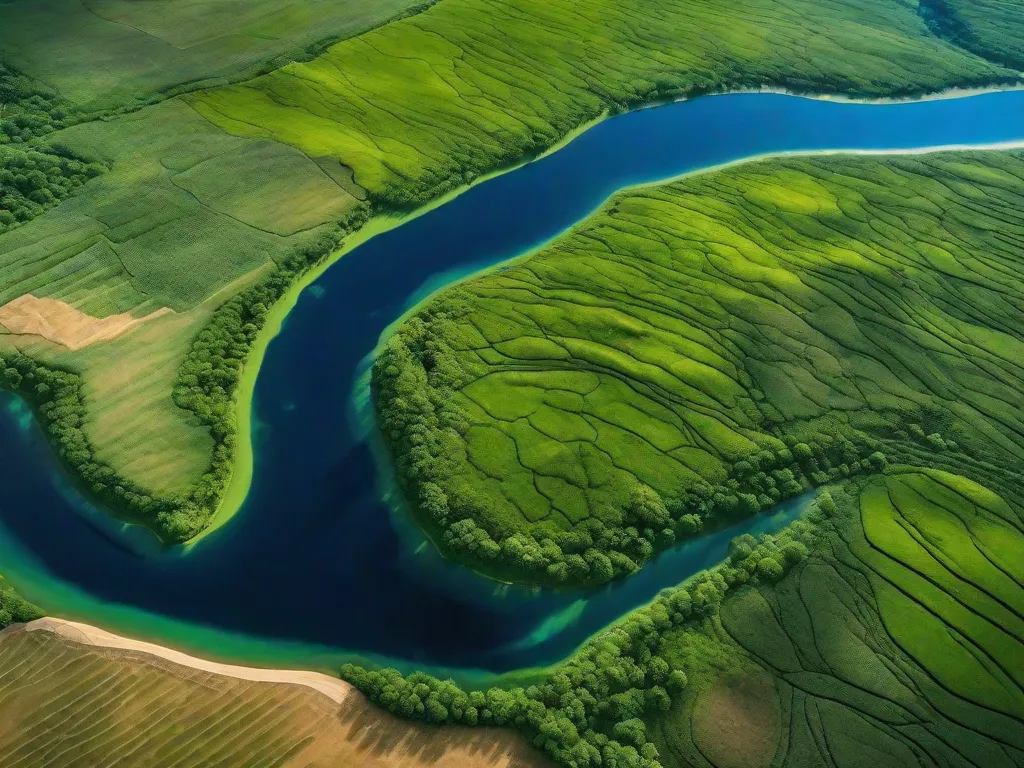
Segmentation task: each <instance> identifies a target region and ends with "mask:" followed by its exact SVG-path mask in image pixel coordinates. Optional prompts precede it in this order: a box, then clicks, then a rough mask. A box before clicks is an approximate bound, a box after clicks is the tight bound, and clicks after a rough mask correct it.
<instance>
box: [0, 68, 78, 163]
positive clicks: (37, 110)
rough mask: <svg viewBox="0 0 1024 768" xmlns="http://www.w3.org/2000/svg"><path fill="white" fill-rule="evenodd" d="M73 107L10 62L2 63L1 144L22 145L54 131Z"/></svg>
mask: <svg viewBox="0 0 1024 768" xmlns="http://www.w3.org/2000/svg"><path fill="white" fill-rule="evenodd" d="M73 114H74V109H73V108H72V107H70V106H69V105H68V104H67V102H66V101H65V100H64V99H63V98H61V97H60V96H59V95H57V94H56V93H55V92H53V91H52V90H50V89H47V88H43V87H41V86H40V85H38V84H37V83H35V82H33V81H31V80H30V79H29V78H27V77H25V76H24V75H22V74H21V73H19V72H17V71H15V70H14V69H12V68H11V67H10V65H7V64H4V63H3V62H0V144H22V143H26V142H30V141H32V140H33V139H36V138H39V137H41V136H46V135H47V134H50V133H53V132H54V131H55V130H58V129H60V128H62V127H64V125H66V124H67V123H68V122H70V119H71V117H72V115H73Z"/></svg>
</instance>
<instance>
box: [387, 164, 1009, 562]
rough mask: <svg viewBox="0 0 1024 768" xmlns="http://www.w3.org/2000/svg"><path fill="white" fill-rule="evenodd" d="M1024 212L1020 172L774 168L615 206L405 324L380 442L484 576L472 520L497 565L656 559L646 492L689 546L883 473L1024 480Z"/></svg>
mask: <svg viewBox="0 0 1024 768" xmlns="http://www.w3.org/2000/svg"><path fill="white" fill-rule="evenodd" d="M1022 203H1024V157H1022V156H1021V155H1019V154H1015V153H964V154H935V155H920V156H913V157H842V156H834V157H827V156H818V157H814V158H808V159H774V160H766V161H760V162H756V163H750V164H745V165H742V166H737V167H733V168H730V169H726V170H722V171H717V172H712V173H707V174H701V175H697V176H691V177H688V178H685V179H683V180H681V181H679V182H676V183H674V184H670V185H665V186H662V187H658V188H644V189H637V190H632V191H627V192H624V193H621V194H619V195H617V196H615V197H614V198H613V199H612V200H611V201H610V202H609V203H607V204H606V206H605V207H604V209H603V210H602V211H601V212H599V213H598V214H596V215H595V216H594V217H592V218H591V219H590V220H588V221H586V222H585V223H583V224H581V225H580V226H578V227H577V228H576V229H575V230H574V231H573V232H572V233H570V234H568V235H566V236H563V237H562V238H560V239H558V240H557V241H555V242H554V243H553V244H551V245H550V246H548V247H546V248H544V249H543V250H541V251H540V252H539V253H537V254H534V255H532V256H529V257H527V258H525V259H523V260H520V261H518V262H515V263H513V264H511V265H509V266H507V267H504V268H502V269H500V270H498V271H495V272H490V273H488V274H486V275H484V276H481V277H478V278H475V279H471V280H469V281H468V282H466V283H464V284H462V285H461V286H460V287H458V288H456V289H453V290H449V291H447V292H445V293H443V294H441V295H440V296H439V297H437V298H436V299H434V300H431V301H429V302H428V303H427V304H426V305H425V306H424V307H423V308H422V310H420V311H419V312H418V313H417V315H416V316H415V317H413V318H412V319H411V320H409V321H408V322H406V323H405V325H404V327H402V328H401V329H400V330H399V332H398V333H397V334H396V335H395V336H394V337H393V338H392V339H391V340H390V341H389V342H388V344H387V346H386V348H385V350H384V352H383V353H382V355H381V357H380V360H379V361H378V364H377V368H376V372H377V379H376V380H377V382H378V405H379V409H380V413H381V417H382V424H383V428H384V432H385V437H386V438H387V439H388V440H389V441H390V444H391V446H392V448H393V450H394V452H395V454H396V455H397V458H398V462H399V471H400V473H401V475H402V476H403V478H404V480H405V482H406V485H407V487H408V488H409V490H410V496H411V498H412V499H419V501H420V506H421V507H423V508H428V509H430V510H431V514H432V515H433V516H434V517H435V520H434V523H435V525H436V524H438V523H440V524H441V526H442V527H443V528H446V529H447V530H448V531H449V532H452V535H450V536H448V537H447V538H445V539H444V543H445V545H446V546H447V548H449V549H450V550H453V551H455V552H456V553H457V554H458V555H459V556H462V557H467V558H470V559H473V560H476V559H478V555H477V553H476V552H474V547H475V545H474V543H473V540H472V539H469V538H467V537H466V536H465V535H464V534H465V531H463V530H462V527H459V528H458V533H457V534H456V533H455V532H454V531H455V529H454V528H453V526H454V525H455V523H456V522H458V521H459V520H461V519H463V518H468V519H470V520H472V521H473V522H474V523H475V524H476V525H478V526H480V527H482V528H483V529H484V530H485V531H486V532H487V533H488V534H489V536H490V537H491V538H493V539H494V540H495V541H497V542H498V543H501V542H502V541H503V540H504V539H506V538H508V537H510V536H514V535H516V534H526V535H527V536H529V537H532V538H534V539H536V540H538V541H540V542H541V543H542V548H543V547H544V546H547V545H546V544H544V543H543V541H544V539H551V540H553V542H554V543H556V544H558V543H559V542H566V543H568V544H569V548H570V550H571V549H572V547H574V546H576V545H575V544H573V542H574V541H575V538H574V537H573V536H569V537H566V535H564V532H575V533H576V534H577V535H578V534H579V533H580V532H581V531H587V532H588V535H589V536H591V537H592V538H594V539H597V538H598V536H599V532H601V531H603V530H605V529H617V528H619V529H621V528H623V527H626V526H629V525H635V526H636V528H637V529H642V528H643V527H644V525H649V526H650V527H651V528H653V529H654V531H653V535H652V534H651V533H647V534H643V531H642V530H641V531H640V533H641V534H643V535H644V536H646V538H648V539H649V540H651V542H652V544H653V545H654V546H655V547H657V546H665V544H666V542H665V541H662V540H660V539H659V536H660V534H659V533H658V532H659V529H660V528H661V527H663V525H664V524H665V519H664V518H665V513H664V512H660V513H657V514H655V513H651V514H648V515H646V519H650V520H656V519H657V518H658V515H661V518H662V520H661V522H660V523H657V524H655V523H654V522H651V523H646V522H643V520H641V521H640V522H633V520H636V518H637V515H636V514H632V513H630V509H631V508H632V507H633V506H635V505H636V503H637V501H636V498H635V497H634V496H632V495H631V492H633V491H634V489H635V488H636V487H637V486H638V485H640V486H649V487H650V488H652V489H654V491H656V492H657V494H658V495H659V496H660V497H661V499H663V500H664V501H665V504H666V505H667V513H670V514H671V516H672V518H673V519H674V525H675V528H676V531H677V532H678V531H679V529H680V525H679V523H681V522H685V519H681V517H680V516H682V518H686V517H687V516H688V515H692V514H697V515H698V516H701V517H705V518H707V517H708V516H709V515H711V516H714V515H718V514H721V513H723V512H725V513H726V514H735V513H737V512H746V513H750V512H754V511H757V509H758V508H767V507H769V506H771V505H772V504H773V503H775V502H776V501H778V500H779V498H781V497H785V496H790V495H793V494H794V493H797V492H799V489H800V487H801V483H805V482H808V481H809V482H811V483H812V484H815V485H817V484H821V483H823V482H827V481H828V480H835V479H838V478H842V477H845V476H848V475H850V474H853V473H856V472H858V471H863V470H871V469H874V470H878V469H880V468H881V466H882V464H883V463H884V461H883V460H882V459H881V458H880V457H879V456H875V457H874V458H873V459H870V460H869V458H868V457H869V455H870V454H871V453H872V452H880V453H881V454H884V455H887V456H888V457H889V459H893V458H900V459H901V460H911V461H914V462H918V463H921V462H923V463H927V464H929V465H938V466H951V467H957V466H969V467H971V468H972V471H973V472H975V473H976V474H977V476H978V477H980V478H985V477H986V476H987V473H988V472H989V469H990V468H991V467H992V466H1006V462H1007V461H1010V462H1019V461H1021V460H1022V459H1024V415H1022V412H1021V409H1020V407H1019V406H1020V403H1022V402H1024V341H1022V335H1024V332H1022V327H1024V326H1022V324H1021V321H1022V319H1024V288H1022V286H1021V282H1020V280H1019V276H1020V274H1021V261H1020V247H1021V244H1022V243H1024V239H1022V237H1024V218H1022V217H1021V215H1020V210H1021V208H1020V206H1021V204H1022ZM872 462H873V463H874V466H873V467H872V466H870V465H871V464H872ZM709 484H710V485H711V486H716V487H718V488H721V489H722V491H723V492H724V493H726V494H732V495H733V498H732V499H731V502H730V501H729V499H726V500H725V502H726V503H725V504H724V508H723V502H722V500H719V499H717V496H716V497H715V498H710V496H711V493H710V491H708V490H707V487H708V485H709ZM439 493H440V494H443V495H442V496H439V495H438V494H439ZM442 502H443V503H442ZM656 503H657V502H655V505H656ZM662 509H663V510H664V509H665V508H664V507H662ZM437 510H440V517H438V512H437ZM631 515H632V516H631ZM639 517H641V518H644V517H645V515H644V514H640V515H639ZM595 520H596V521H598V522H597V524H596V525H595V523H594V521H595ZM463 527H464V526H463ZM683 527H685V526H683ZM669 533H671V532H669ZM668 540H669V541H671V537H669V538H668ZM585 546H589V544H588V545H585ZM565 548H566V547H565V546H564V545H563V549H565ZM641 554H642V553H641ZM648 554H649V550H648ZM630 556H631V557H632V555H630ZM498 559H500V560H503V561H507V559H508V558H506V557H504V556H501V557H499V558H498ZM520 565H521V564H520Z"/></svg>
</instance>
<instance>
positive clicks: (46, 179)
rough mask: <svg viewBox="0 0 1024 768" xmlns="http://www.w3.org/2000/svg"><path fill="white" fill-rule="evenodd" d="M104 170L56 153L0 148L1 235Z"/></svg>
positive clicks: (61, 198)
mask: <svg viewBox="0 0 1024 768" xmlns="http://www.w3.org/2000/svg"><path fill="white" fill-rule="evenodd" d="M102 172H103V166H101V165H99V164H97V163H88V162H85V161H84V160H81V159H79V158H77V157H74V156H71V155H70V154H67V155H61V154H59V152H57V151H53V150H49V151H36V150H24V149H20V148H14V147H4V146H0V233H3V232H6V231H7V230H8V229H11V228H13V227H15V226H17V225H18V224H20V223H22V222H25V221H28V220H29V219H33V218H35V217H36V216H38V215H39V214H41V213H42V212H43V211H44V210H46V209H47V208H50V207H52V206H54V205H56V204H57V203H59V202H60V201H61V200H63V199H64V198H66V197H67V196H68V195H70V194H71V193H72V192H74V191H75V189H77V188H78V187H80V186H82V184H84V183H85V182H86V181H88V180H89V179H91V178H93V177H95V176H98V175H99V174H100V173H102Z"/></svg>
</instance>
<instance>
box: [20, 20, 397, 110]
mask: <svg viewBox="0 0 1024 768" xmlns="http://www.w3.org/2000/svg"><path fill="white" fill-rule="evenodd" d="M416 4H417V3H416V2H415V1H414V0H346V2H341V3H339V2H330V0H289V1H288V2H271V1H270V0H255V2H254V1H253V0H201V1H200V2H177V1H176V2H168V1H167V0H147V2H131V1H130V0H86V2H81V3H68V2H64V1H63V0H37V1H35V2H9V3H2V4H0V29H3V30H4V34H3V36H2V37H0V59H3V60H4V61H6V62H8V63H9V64H13V65H14V66H15V67H17V68H18V69H20V70H22V71H24V72H26V73H27V74H29V75H31V76H32V77H34V78H36V79H38V80H41V81H43V82H45V83H48V84H49V85H50V86H52V87H54V88H57V89H58V90H59V91H61V92H62V93H63V94H64V95H65V96H67V97H68V98H69V99H71V100H72V101H73V102H75V103H76V104H78V105H79V106H83V107H85V108H87V109H104V108H110V107H120V106H122V105H123V104H133V103H137V102H145V101H147V100H150V99H152V98H154V97H155V94H156V93H158V92H161V91H167V90H170V89H173V88H174V87H175V86H181V85H195V84H197V83H205V84H216V83H218V82H221V81H224V80H231V79H235V78H240V77H244V76H251V75H253V74H256V73H257V72H258V71H266V70H267V69H269V68H272V67H273V66H275V65H276V66H280V65H281V64H283V63H285V62H286V61H290V60H292V59H294V57H295V56H301V55H302V54H303V53H304V52H305V51H304V49H306V48H307V47H308V46H310V45H311V44H321V43H323V42H334V41H337V40H339V39H342V38H345V37H348V36H349V35H354V34H358V33H360V32H362V31H365V30H367V29H370V28H372V27H374V26H376V25H378V24H382V23H384V22H386V21H387V20H388V19H390V18H392V17H393V16H396V15H398V14H400V13H402V12H403V11H406V10H408V9H409V8H411V7H413V6H415V5H416Z"/></svg>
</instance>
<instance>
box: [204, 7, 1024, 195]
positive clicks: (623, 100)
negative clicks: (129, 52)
mask: <svg viewBox="0 0 1024 768" xmlns="http://www.w3.org/2000/svg"><path fill="white" fill-rule="evenodd" d="M1011 26H1014V27H1015V26H1016V25H1011ZM826 30H827V32H826ZM1018 77H1019V73H1018V72H1016V71H1013V70H1008V69H1005V68H1003V67H1001V66H999V65H994V64H992V63H990V62H988V61H986V60H984V59H982V58H980V57H977V56H975V55H973V54H970V53H967V52H965V51H964V50H962V49H959V48H957V47H955V46H954V45H952V44H950V43H948V42H946V41H944V40H943V39H940V38H939V37H936V36H935V35H934V34H933V33H932V32H931V30H930V29H929V28H928V26H927V24H926V23H925V22H924V21H923V20H922V18H921V17H920V16H919V15H918V14H917V13H916V12H915V10H914V9H913V8H912V7H910V6H908V5H904V4H901V3H895V2H889V1H887V0H871V2H867V3H863V2H862V3H857V4H848V3H845V2H841V1H839V0H829V1H828V2H806V1H805V0H800V1H798V2H795V3H785V4H781V3H775V2H770V1H766V0H744V2H742V3H739V4H737V3H729V4H723V3H720V2H716V0H695V1H694V2H679V0H659V1H658V2H638V0H630V2H626V3H619V2H611V0H586V1H585V2H576V3H566V2H556V3H551V2H545V1H544V0H513V1H511V2H507V1H505V0H500V1H496V0H444V2H441V3H439V4H437V5H435V6H433V7H431V8H430V9H428V10H426V11H424V12H423V13H420V14H417V15H415V16H412V17H409V18H406V19H403V20H400V21H397V22H395V23H392V24H389V25H387V26H385V27H382V28H380V29H377V30H374V31H372V32H369V33H367V34H365V35H360V36H359V37H356V38H352V39H349V40H346V41H343V42H341V43H339V44H337V45H335V46H332V47H330V48H329V49H327V50H326V51H325V52H324V53H323V54H322V55H321V56H319V57H317V58H316V59H314V60H313V61H309V62H298V63H295V64H289V65H288V66H285V67H283V68H281V69H279V70H277V71H275V72H272V73H270V74H268V75H266V76H264V77H260V78H257V79H254V80H252V81H248V82H245V83H241V84H239V85H237V86H233V87H226V88H219V89H216V90H211V91H202V92H198V93H196V94H193V95H192V96H190V97H189V99H190V103H192V104H193V105H194V106H195V108H196V109H197V110H198V111H199V112H200V113H201V114H203V115H204V116H206V117H207V118H209V119H210V120H211V121H213V122H214V123H216V124H217V125H219V126H221V127H222V128H224V129H226V130H228V131H230V132H232V133H236V134H239V135H242V136H263V137H266V136H269V137H273V138H275V139H277V140H278V141H282V142H284V143H288V144H292V145H294V146H297V147H299V148H300V149H302V150H303V151H304V152H305V153H306V154H308V155H310V156H311V157H318V156H330V157H337V158H339V159H340V160H341V161H342V162H343V163H345V164H346V165H348V166H350V167H352V168H353V170H354V172H355V178H356V181H357V182H358V183H359V184H360V185H361V186H363V187H365V188H366V189H367V190H368V191H369V192H370V194H371V195H372V196H373V197H374V199H377V200H379V201H381V202H383V203H386V204H388V205H392V206H413V205H417V204H421V203H424V202H427V201H429V200H431V199H433V198H436V197H438V196H440V195H442V194H444V193H446V192H449V191H451V190H452V189H454V188H457V187H459V186H461V185H462V184H464V183H465V182H467V181H470V180H471V179H473V178H475V177H477V176H480V175H481V174H483V173H485V172H488V171H491V170H493V169H495V168H497V167H500V166H502V165H507V164H510V163H514V162H516V161H519V160H521V159H522V158H523V157H527V156H530V155H533V154H537V153H538V152H541V151H543V150H545V149H547V148H548V147H550V146H552V145H553V144H555V143H556V142H557V141H558V140H559V139H560V138H561V137H563V136H565V135H566V134H568V133H570V132H571V131H572V130H573V129H575V128H577V127H579V126H581V125H583V124H585V123H587V122H589V121H592V120H594V119H596V118H598V117H600V116H601V115H602V114H604V113H606V112H608V111H616V110H623V109H628V108H630V107H635V106H637V105H640V104H644V103H651V102H657V101H662V100H666V99H673V98H678V97H681V96H685V95H693V94H698V93H706V92H714V91H728V90H734V89H737V88H758V87H760V86H774V87H785V88H789V89H792V90H796V91H803V92H808V91H813V92H819V93H839V94H848V95H859V96H882V95H884V96H907V95H914V94H922V93H927V92H932V91H937V90H942V89H943V88H947V87H950V86H953V85H960V86H973V85H983V84H993V83H998V82H1009V81H1016V80H1017V79H1018ZM382 92H386V94H387V99H386V101H384V102H382V101H381V100H380V98H379V95H380V94H381V93H382Z"/></svg>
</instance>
